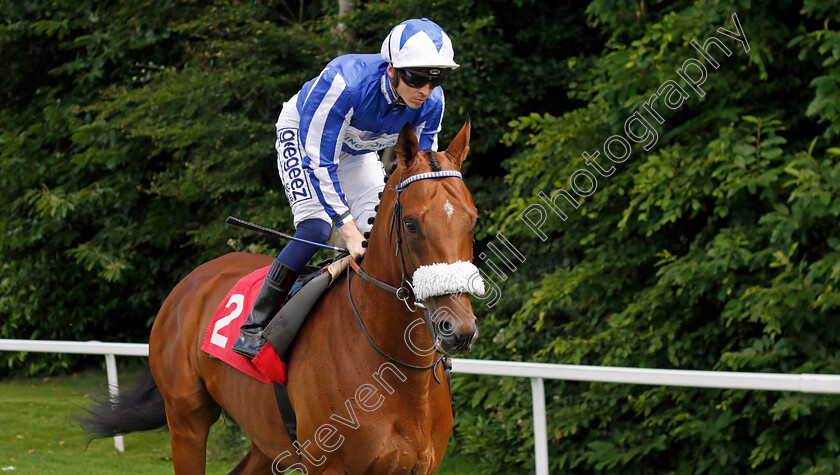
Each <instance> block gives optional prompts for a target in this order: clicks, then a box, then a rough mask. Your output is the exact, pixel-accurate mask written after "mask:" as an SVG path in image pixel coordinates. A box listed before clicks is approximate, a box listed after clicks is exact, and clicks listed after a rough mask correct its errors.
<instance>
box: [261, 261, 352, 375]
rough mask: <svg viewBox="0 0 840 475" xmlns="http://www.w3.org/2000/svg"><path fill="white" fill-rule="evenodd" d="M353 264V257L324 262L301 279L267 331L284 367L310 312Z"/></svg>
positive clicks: (267, 337)
mask: <svg viewBox="0 0 840 475" xmlns="http://www.w3.org/2000/svg"><path fill="white" fill-rule="evenodd" d="M349 262H350V256H345V257H342V258H338V259H333V260H329V261H324V262H323V263H321V264H319V266H322V267H321V268H320V269H318V270H316V271H315V272H312V273H311V274H307V275H304V276H301V277H299V278H298V279H297V281H296V282H295V283H294V284H293V285H292V288H291V290H289V297H288V298H287V299H286V303H285V304H283V307H281V308H280V311H279V312H277V315H275V316H274V318H272V319H271V322H269V324H268V325H267V326H266V327H265V330H263V338H265V339H266V341H267V342H268V344H269V345H271V347H272V348H274V351H276V352H277V356H279V357H280V360H281V361H283V362H284V363H285V362H286V352H287V351H288V349H289V347H290V346H291V345H292V342H293V341H294V339H295V336H297V332H298V330H300V326H301V325H302V324H303V321H304V320H305V319H306V316H307V315H309V311H310V310H312V307H314V306H315V303H316V302H317V301H318V299H319V298H320V297H321V294H323V293H324V291H325V290H327V288H329V286H330V285H332V283H333V282H335V279H337V278H338V276H340V275H341V273H342V272H344V270H345V269H346V268H347V265H348V263H349Z"/></svg>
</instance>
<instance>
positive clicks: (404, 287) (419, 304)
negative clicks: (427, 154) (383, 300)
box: [347, 171, 484, 383]
mask: <svg viewBox="0 0 840 475" xmlns="http://www.w3.org/2000/svg"><path fill="white" fill-rule="evenodd" d="M447 177H457V178H461V179H463V178H462V176H461V173H460V172H456V171H438V172H428V173H420V174H417V175H414V176H411V177H408V178H407V179H405V180H403V181H401V182H400V183H399V184H398V185H397V187H396V188H395V189H394V191H396V193H397V199H396V201H395V202H394V212H393V214H392V217H391V230H390V235H389V241H390V239H391V238H392V237H394V235H395V234H396V244H397V246H396V252H395V255H396V256H397V258H398V259H399V261H400V270H401V272H402V276H401V278H400V284H399V287H394V286H392V285H389V284H387V283H385V282H382V281H381V280H377V279H375V278H373V277H371V276H370V275H368V274H367V273H366V272H365V271H364V270H362V268H361V267H359V265H358V264H357V263H356V261H355V260H354V259H350V267H352V268H353V270H355V271H356V273H357V274H359V277H361V278H362V279H364V280H365V281H367V282H369V283H371V284H373V285H375V286H377V287H379V288H380V289H383V290H385V291H387V292H390V293H392V294H394V295H395V296H396V297H397V298H398V299H399V300H401V301H402V302H403V303H404V304H405V306H406V308H408V310H409V311H411V312H416V311H417V309H418V308H419V309H422V310H423V316H424V318H425V320H426V326H427V327H428V329H429V334H430V335H431V338H432V344H433V345H434V348H435V351H436V352H437V353H439V354H440V356H438V357H437V359H435V361H434V362H432V364H430V365H428V366H415V365H411V364H408V363H404V362H402V361H399V360H397V359H396V358H394V357H392V356H389V355H388V354H386V353H385V352H384V351H382V350H381V349H380V348H379V347H378V346H377V345H376V343H374V342H373V339H371V337H370V334H369V333H368V331H367V328H366V327H365V324H364V322H362V318H361V316H360V315H359V312H358V310H356V305H355V304H354V303H353V296H352V295H351V294H350V267H348V268H347V297H348V299H349V300H350V308H352V309H353V314H354V315H355V316H356V320H357V321H358V322H359V325H360V326H361V327H362V331H363V332H364V334H365V337H367V340H368V342H369V343H370V344H371V346H373V347H374V349H376V351H378V352H379V354H380V355H382V356H383V357H385V358H386V359H387V360H388V361H390V362H392V363H396V364H398V365H400V366H403V367H405V368H410V369H418V370H426V369H432V368H434V367H435V366H437V364H438V363H440V362H442V361H443V363H444V367H445V368H446V372H447V376H448V374H449V371H448V367H447V365H449V367H451V363H450V362H449V361H448V358H446V354H445V353H444V352H443V350H441V349H440V347H439V346H438V344H437V335H436V331H435V325H434V323H433V322H432V318H431V315H430V314H429V310H428V309H427V308H426V306H425V305H424V304H423V301H422V299H420V298H418V296H417V293H416V292H415V289H414V287H413V286H412V285H411V282H410V281H409V278H408V272H407V271H406V265H405V259H404V257H403V243H404V242H405V232H406V231H405V222H404V221H403V219H402V205H401V204H400V197H401V194H402V192H403V190H405V188H406V187H407V186H408V185H410V184H411V183H414V182H415V181H419V180H424V179H427V178H447ZM395 230H396V233H395V232H394V231H395ZM405 256H406V257H408V263H409V265H410V266H411V270H412V274H416V273H417V271H418V270H426V269H428V268H432V267H435V266H452V268H455V267H457V268H458V271H459V273H460V274H464V273H465V272H470V271H472V269H474V271H473V272H472V273H474V274H477V273H478V269H477V268H475V266H473V265H472V263H466V262H460V261H459V262H457V263H454V264H434V265H432V266H420V268H419V269H418V268H417V267H416V266H415V265H414V260H413V259H412V257H411V250H410V249H409V247H408V243H407V242H406V243H405ZM470 267H471V269H470ZM425 274H429V272H426V273H425ZM426 280H429V279H428V278H427V279H426ZM464 280H465V279H464V278H462V279H460V281H461V282H459V283H456V284H454V285H452V284H451V283H450V286H449V287H447V289H448V292H447V291H443V292H441V293H434V292H432V293H430V292H428V291H427V290H426V291H424V292H423V293H422V295H423V296H424V297H429V296H432V295H440V294H442V293H454V292H458V291H461V292H469V290H470V287H471V286H470V285H466V284H465V283H464ZM478 282H479V285H477V286H476V287H477V288H476V289H475V292H476V293H479V294H482V293H484V285H483V281H481V278H480V277H479V280H478ZM409 299H412V300H413V304H414V308H411V305H410V304H409V303H408V300H409ZM432 374H433V375H434V376H435V381H437V382H438V383H440V380H439V379H438V377H437V374H436V373H435V372H434V371H432Z"/></svg>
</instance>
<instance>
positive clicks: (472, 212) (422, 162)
mask: <svg viewBox="0 0 840 475" xmlns="http://www.w3.org/2000/svg"><path fill="white" fill-rule="evenodd" d="M469 141H470V122H469V119H467V122H466V123H465V124H464V127H463V128H462V129H461V131H460V132H459V133H458V135H457V136H456V137H455V139H454V140H453V141H452V143H451V144H450V145H449V148H447V149H446V151H443V152H433V151H431V150H423V151H419V150H418V148H419V145H418V142H417V138H416V136H415V135H414V132H413V131H412V130H411V127H410V126H409V125H408V124H406V126H405V127H403V129H402V131H401V132H400V136H399V139H398V141H397V147H396V148H397V160H398V165H397V168H396V169H395V170H394V172H393V173H392V175H391V178H390V180H389V181H388V184H387V186H386V190H385V193H384V194H383V197H382V201H381V204H380V206H382V207H384V209H383V210H380V212H379V216H381V217H382V218H380V219H379V221H388V222H377V223H376V224H375V226H374V232H375V233H376V232H377V231H378V234H377V235H378V236H384V234H387V235H388V236H389V238H388V248H389V251H390V254H391V257H390V259H389V261H391V262H392V263H394V262H395V263H396V264H392V265H391V267H392V269H391V270H392V272H399V273H401V274H402V275H403V277H404V280H407V281H408V282H410V283H411V287H412V290H413V293H414V298H415V299H416V300H418V301H422V302H423V304H424V305H425V306H426V308H427V310H428V312H429V314H430V315H431V318H432V321H433V322H434V333H435V337H436V340H437V341H436V343H438V345H439V347H440V349H442V350H443V351H444V352H446V353H449V354H458V353H466V352H468V351H470V349H471V347H472V343H473V341H475V338H476V337H477V336H478V327H477V325H476V321H475V315H473V313H472V307H471V305H470V300H469V296H468V295H467V294H469V293H470V292H477V293H481V292H483V291H484V284H483V282H482V280H481V278H480V276H479V275H478V269H477V268H476V267H475V266H474V265H473V264H472V257H473V229H474V227H475V222H476V218H477V210H476V208H475V204H474V203H473V200H472V195H471V194H470V192H469V190H468V189H467V187H466V185H465V184H464V182H463V180H462V179H461V178H460V170H461V165H462V164H463V162H464V159H466V156H467V151H468V150H469ZM386 217H387V218H386ZM377 228H378V229H377ZM386 228H387V229H386ZM377 239H381V238H379V237H378V238H377ZM377 244H381V242H380V243H377ZM371 250H372V249H371ZM394 254H397V255H398V256H399V257H400V259H401V262H399V261H395V260H394V257H393V256H394Z"/></svg>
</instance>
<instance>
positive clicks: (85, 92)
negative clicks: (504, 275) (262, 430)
mask: <svg viewBox="0 0 840 475" xmlns="http://www.w3.org/2000/svg"><path fill="white" fill-rule="evenodd" d="M302 4H303V6H304V8H303V10H302V12H301V11H298V10H297V5H294V6H291V8H290V5H287V4H286V3H285V2H283V1H273V2H260V3H259V4H253V3H247V2H234V1H216V2H194V1H167V0H152V1H141V2H131V3H121V2H94V1H92V0H88V1H84V0H82V1H72V2H69V1H65V2H62V1H58V2H42V1H32V2H12V1H10V0H0V11H2V23H0V61H2V64H3V65H4V74H2V75H0V95H1V96H0V164H1V165H0V166H2V173H0V197H2V199H0V206H1V207H2V212H0V232H2V237H1V238H0V269H2V270H1V271H0V337H2V338H39V339H71V340H72V339H99V340H105V341H145V339H146V338H147V335H148V330H149V327H150V325H151V322H152V319H153V318H154V315H155V313H156V311H157V307H158V306H159V305H160V303H161V302H162V300H163V299H164V298H165V296H166V294H167V293H168V292H169V290H170V289H171V288H172V286H174V284H175V283H176V282H177V281H178V280H179V279H180V278H181V277H182V276H183V275H185V274H186V273H187V272H188V271H189V270H191V269H192V268H194V267H195V266H197V265H198V264H200V263H201V262H203V261H205V260H207V259H210V258H212V257H215V256H218V255H220V254H222V253H225V252H228V251H231V250H249V251H252V252H263V253H269V254H270V253H274V252H276V251H277V250H278V249H277V247H276V246H277V243H275V242H270V241H268V240H265V239H262V238H261V237H259V236H256V235H253V234H248V233H246V232H240V231H238V230H236V229H234V228H231V227H229V226H225V225H224V224H223V218H224V217H225V216H227V215H229V214H235V215H238V216H240V217H242V218H244V219H248V220H253V221H256V222H260V223H265V224H267V225H270V226H273V227H277V228H280V229H286V230H289V229H291V228H292V225H291V215H290V213H289V211H288V209H287V206H286V203H285V198H284V196H283V194H282V193H280V192H279V187H278V185H279V182H278V181H277V177H276V172H275V170H274V151H273V148H272V145H273V142H274V139H273V123H274V120H275V118H276V116H277V114H278V113H279V111H280V108H281V107H282V103H283V101H284V100H286V99H288V98H289V97H291V96H292V95H293V94H294V93H295V92H297V89H298V88H299V87H300V85H301V84H302V83H303V82H305V81H306V80H308V79H310V78H311V77H314V76H316V75H317V74H318V72H319V71H320V69H321V68H323V66H324V64H326V62H327V61H329V59H331V58H332V57H334V56H335V55H336V54H338V53H339V52H371V51H378V49H379V45H380V42H381V41H382V37H383V36H384V34H385V33H386V32H387V30H388V29H389V28H390V27H391V26H392V25H393V24H396V23H397V22H399V21H402V20H403V19H405V18H409V17H418V16H426V17H429V18H432V19H434V20H435V21H437V22H438V23H440V24H441V25H442V26H443V27H444V28H445V29H446V30H447V31H448V32H449V33H450V35H451V36H452V39H453V42H454V44H455V46H456V60H457V61H458V62H459V63H460V64H462V69H461V70H459V71H458V72H457V73H456V74H454V75H453V77H452V78H451V79H450V80H449V81H448V82H447V84H446V86H445V89H446V93H447V106H448V107H447V113H446V117H445V121H444V130H443V136H442V137H441V142H442V143H447V142H448V140H450V139H451V137H452V136H454V134H455V133H456V132H457V130H458V129H459V127H460V125H461V124H462V123H463V120H464V118H465V116H466V114H468V113H469V114H470V116H471V118H472V119H473V130H474V136H473V143H472V152H471V156H470V160H469V169H468V176H469V178H468V184H469V186H470V188H471V190H472V191H473V193H474V197H475V199H476V202H477V204H478V206H479V208H480V210H481V213H482V217H481V219H480V221H479V223H480V224H479V229H478V236H477V237H478V239H479V246H478V249H477V252H481V251H482V250H483V247H484V246H485V245H486V244H488V243H489V242H492V241H493V240H494V239H495V235H496V233H498V232H503V233H504V234H505V236H507V237H508V238H509V239H510V240H511V241H512V242H514V243H515V244H516V246H517V248H518V249H519V250H520V251H521V252H522V253H523V254H524V255H525V256H526V258H527V259H526V261H525V263H523V264H522V265H521V266H519V268H518V269H517V270H516V271H515V272H510V273H509V275H508V279H507V280H505V281H501V280H500V279H498V278H497V279H496V280H497V281H498V282H497V283H498V284H499V286H500V288H501V290H502V293H503V297H502V299H501V300H500V301H499V302H498V303H497V304H496V305H494V306H493V307H492V308H488V307H487V306H485V305H483V304H482V302H479V301H476V302H474V303H475V309H476V313H477V315H478V316H479V318H480V320H481V333H482V338H481V339H480V341H479V343H478V344H477V346H476V349H475V350H474V352H473V354H472V355H471V357H477V358H493V359H513V360H522V361H540V362H552V363H574V364H598V365H620V366H632V367H664V368H685V369H715V370H741V371H772V372H787V373H797V372H809V373H838V369H840V368H838V364H840V353H838V350H837V342H838V337H839V336H840V323H838V320H837V318H836V317H835V315H836V313H837V308H838V302H840V294H838V290H837V289H838V287H840V283H838V278H840V229H838V220H837V216H838V213H840V169H838V155H840V147H839V146H838V140H837V135H838V132H840V125H838V124H840V100H838V96H840V64H839V63H838V60H840V34H838V22H839V21H840V6H838V5H837V4H836V3H834V2H821V1H818V0H804V1H788V0H780V1H775V2H761V1H751V0H739V1H736V2H720V1H714V0H696V1H679V0H678V1H669V2H665V1H657V0H652V1H647V2H631V1H628V0H594V1H591V2H588V4H580V5H578V4H568V5H567V4H563V5H561V6H557V5H555V4H554V3H553V2H540V1H530V0H517V1H497V0H485V1H470V0H463V1H455V0H441V1H435V2H427V1H419V0H404V1H399V2H397V1H395V0H383V1H367V2H362V3H361V5H360V6H359V8H358V9H356V10H355V11H353V12H352V13H350V15H349V16H347V17H344V18H343V19H342V22H343V23H344V24H345V25H346V27H347V31H349V32H350V33H351V34H350V35H347V36H339V35H334V34H333V32H334V29H335V27H336V25H337V24H338V21H339V20H338V18H337V13H338V8H337V4H336V3H335V2H327V1H309V2H303V3H302ZM734 12H737V14H738V17H739V18H740V20H741V24H742V25H743V27H744V30H745V32H746V35H747V38H748V40H749V43H750V48H751V49H750V51H749V53H746V52H745V51H744V49H743V48H741V45H740V44H738V43H736V42H734V41H732V40H729V39H724V37H723V36H722V35H720V34H718V35H717V36H718V37H719V38H721V39H724V42H725V44H726V45H727V46H728V47H729V48H730V49H731V50H732V51H733V55H732V56H730V57H728V58H723V57H721V56H720V55H717V56H716V58H717V59H718V61H719V62H720V63H721V66H720V68H719V69H711V68H709V76H708V80H707V81H706V83H705V84H704V86H703V88H704V90H705V91H706V95H705V97H703V98H702V99H700V98H698V97H697V95H696V94H695V93H694V92H693V91H692V90H690V89H689V88H686V90H687V91H688V92H689V94H690V98H689V99H688V100H687V101H686V102H685V104H683V106H682V107H681V108H680V109H679V110H677V111H674V112H669V113H667V114H663V115H664V118H665V123H664V124H662V125H661V126H659V127H657V129H658V131H659V139H658V142H657V144H656V146H655V147H654V148H652V149H651V150H650V151H649V152H645V151H643V150H642V149H641V148H640V147H639V148H634V150H633V153H632V156H631V158H630V159H628V160H627V161H626V162H624V163H622V164H618V165H616V172H615V173H614V174H613V175H612V176H610V177H609V178H601V177H599V182H598V189H597V191H596V192H595V193H594V194H593V195H591V196H590V197H588V198H586V199H583V200H581V206H580V208H578V209H577V210H567V212H568V213H567V214H569V219H567V220H566V221H562V220H560V219H558V218H556V216H554V217H553V215H551V216H550V217H549V219H548V220H547V222H546V225H545V226H544V227H543V230H544V231H545V232H547V233H548V239H546V240H545V241H542V240H540V239H539V238H537V237H536V235H535V234H534V233H533V232H532V231H531V230H530V229H529V228H528V227H527V226H525V225H524V224H523V222H522V221H521V220H519V219H518V215H519V213H521V212H522V210H524V209H525V208H526V207H527V206H528V205H529V204H531V203H536V202H538V200H537V193H538V192H540V191H543V192H545V193H547V194H550V193H551V192H552V191H554V190H556V189H558V188H568V178H569V176H570V175H571V174H572V173H573V172H574V171H575V170H577V169H580V168H584V163H583V160H582V157H581V155H580V154H581V153H582V152H584V151H589V152H590V153H591V152H592V151H595V150H599V149H600V148H601V146H602V144H603V141H604V140H605V139H606V138H607V137H609V136H611V135H614V134H619V133H621V132H622V131H623V124H624V121H625V120H626V118H627V117H629V116H630V115H631V114H632V113H633V112H635V111H637V110H639V109H640V107H641V104H642V103H643V102H644V101H646V100H647V98H648V97H649V96H650V94H652V93H653V92H654V91H655V90H656V88H657V87H658V86H659V85H660V84H661V83H662V82H664V81H666V80H668V79H677V78H676V73H675V71H676V69H677V68H679V67H680V65H681V64H682V62H683V61H685V60H686V59H688V58H696V57H698V55H697V53H696V51H695V50H694V49H693V48H691V47H690V45H689V41H690V40H691V39H692V38H694V39H697V40H698V41H700V42H701V43H702V42H703V41H704V40H705V38H708V37H709V36H711V35H713V34H715V32H716V30H717V29H718V27H725V28H728V29H730V30H732V29H733V27H732V25H731V23H730V16H731V15H732V13H734ZM605 162H606V161H605V160H604V159H603V158H602V163H605ZM480 267H482V268H483V269H484V270H486V271H488V272H490V269H488V268H486V267H485V266H480ZM490 276H491V277H493V274H492V273H490ZM24 356H25V357H24ZM0 361H2V362H3V364H2V367H0V376H2V375H9V374H13V373H14V374H20V373H24V372H26V373H33V374H34V373H51V372H59V371H62V370H66V369H68V368H71V367H76V366H81V365H85V364H90V360H87V359H85V358H71V357H69V356H66V355H63V356H50V357H42V356H37V355H23V354H10V353H3V354H0ZM455 383H456V388H455V393H456V409H455V410H456V414H457V415H458V420H457V429H456V433H455V435H454V437H453V446H452V450H457V451H460V452H462V453H470V454H476V455H479V456H480V458H481V460H482V464H483V467H484V469H485V470H486V472H487V473H512V472H514V471H522V470H530V469H531V467H533V440H532V436H531V429H532V427H531V424H532V423H531V417H530V394H529V388H528V383H527V381H525V380H521V379H504V380H502V381H501V382H500V381H498V380H492V378H478V377H469V376H459V377H458V378H456V380H455ZM547 393H548V394H549V401H548V402H549V408H548V409H549V431H550V433H549V438H550V444H549V450H550V460H551V471H552V473H571V472H575V473H577V472H613V471H619V470H620V471H621V472H626V473H649V472H680V473H682V472H698V473H705V472H710V473H719V472H746V473H752V472H756V473H758V472H761V473H789V472H794V473H810V472H825V473H835V472H838V471H840V433H838V429H837V427H836V424H833V422H832V421H833V420H834V418H835V417H838V415H840V409H839V408H838V402H839V401H838V399H837V398H836V397H830V396H821V395H803V394H788V393H769V392H746V391H723V390H695V389H686V388H664V387H643V386H624V385H606V384H583V383H574V382H553V383H549V384H548V386H547ZM698 448H700V450H698Z"/></svg>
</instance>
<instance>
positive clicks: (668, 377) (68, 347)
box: [0, 339, 840, 475]
mask: <svg viewBox="0 0 840 475" xmlns="http://www.w3.org/2000/svg"><path fill="white" fill-rule="evenodd" d="M3 350H5V351H34V352H42V353H76V354H86V355H105V366H106V369H107V372H108V384H109V386H110V391H111V396H112V397H114V396H116V395H117V394H118V381H117V365H116V360H115V358H114V356H115V355H121V356H148V355H149V345H147V344H145V343H103V342H98V341H87V342H83V341H49V340H40V341H39V340H3V339H0V351H3ZM452 371H453V372H456V373H464V374H477V375H487V376H503V377H516V378H530V380H531V398H532V401H533V411H534V455H535V458H536V473H537V475H548V436H547V428H546V422H545V414H546V412H545V389H544V384H543V381H544V380H545V379H562V380H567V381H590V382H602V383H625V384H650V385H654V386H685V387H694V388H718V389H746V390H758V391H795V392H805V393H823V394H840V375H827V374H779V373H743V372H730V371H692V370H673V369H646V368H621V367H612V366H580V365H564V364H546V363H519V362H514V361H492V360H471V359H461V358H455V359H454V360H453V363H452ZM114 446H115V447H116V448H117V450H120V451H124V450H125V445H124V442H123V438H122V436H117V437H115V438H114Z"/></svg>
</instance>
